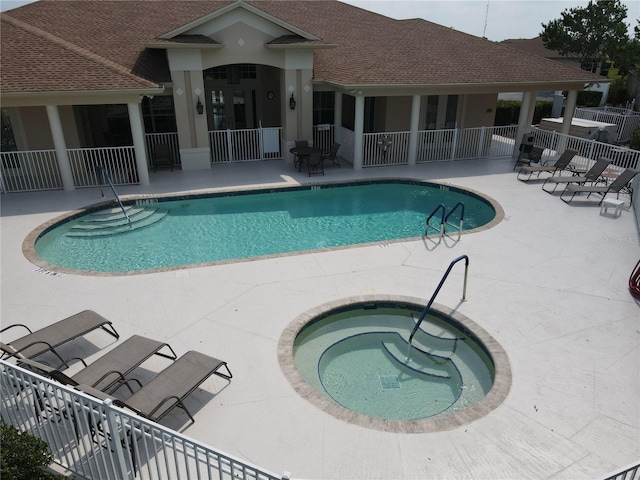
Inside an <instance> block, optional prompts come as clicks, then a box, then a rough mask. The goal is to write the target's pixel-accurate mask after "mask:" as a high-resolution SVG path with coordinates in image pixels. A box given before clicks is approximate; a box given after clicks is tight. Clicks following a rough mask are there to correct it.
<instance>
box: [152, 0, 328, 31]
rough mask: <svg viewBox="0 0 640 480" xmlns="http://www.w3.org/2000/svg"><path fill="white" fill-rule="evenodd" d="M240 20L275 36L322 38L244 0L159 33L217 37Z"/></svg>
mask: <svg viewBox="0 0 640 480" xmlns="http://www.w3.org/2000/svg"><path fill="white" fill-rule="evenodd" d="M238 22H243V23H247V24H250V25H251V26H252V27H253V28H256V29H258V30H260V31H262V32H263V33H265V34H267V35H269V36H271V37H273V38H278V37H284V36H291V35H295V36H298V37H301V38H303V39H305V40H320V39H319V38H318V37H316V36H315V35H313V34H311V33H309V32H306V31H304V30H301V29H300V28H297V27H295V26H294V25H291V24H288V23H287V22H284V21H282V20H281V19H279V18H278V17H275V16H273V15H269V14H268V13H266V12H264V11H263V10H260V9H259V8H256V7H255V6H253V5H250V4H248V3H245V2H244V1H243V0H238V1H236V2H234V3H232V4H230V5H227V6H224V7H222V8H220V9H218V10H215V11H213V12H211V13H209V14H207V15H204V16H202V17H200V18H198V19H196V20H194V21H192V22H189V23H187V24H185V25H182V26H180V27H178V28H176V29H174V30H172V31H170V32H167V33H165V34H162V35H159V38H161V39H165V40H168V39H173V38H174V37H176V36H178V35H203V36H206V37H210V38H215V33H216V32H218V31H220V30H223V29H225V28H228V27H229V26H231V25H233V24H235V23H238Z"/></svg>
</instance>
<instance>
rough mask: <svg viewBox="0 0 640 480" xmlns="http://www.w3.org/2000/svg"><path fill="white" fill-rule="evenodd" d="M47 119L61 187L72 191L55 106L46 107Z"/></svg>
mask: <svg viewBox="0 0 640 480" xmlns="http://www.w3.org/2000/svg"><path fill="white" fill-rule="evenodd" d="M47 117H48V118H49V128H50V129H51V136H52V137H53V145H54V147H55V149H56V157H57V158H58V167H59V168H60V176H61V178H62V187H63V188H64V189H65V190H67V191H70V190H73V189H74V188H75V185H74V183H73V174H72V173H71V163H70V162H69V155H68V154H67V143H66V142H65V140H64V132H63V131H62V122H61V121H60V112H59V111H58V106H57V105H47Z"/></svg>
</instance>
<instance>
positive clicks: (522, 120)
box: [512, 92, 533, 159]
mask: <svg viewBox="0 0 640 480" xmlns="http://www.w3.org/2000/svg"><path fill="white" fill-rule="evenodd" d="M532 97H533V92H525V93H524V95H523V96H522V105H520V115H519V116H518V133H517V135H516V141H515V145H514V147H513V154H512V157H513V158H514V159H515V158H517V157H518V155H519V153H520V143H521V141H522V136H523V135H524V133H525V131H527V130H528V129H529V128H531V119H529V112H530V111H531V102H532Z"/></svg>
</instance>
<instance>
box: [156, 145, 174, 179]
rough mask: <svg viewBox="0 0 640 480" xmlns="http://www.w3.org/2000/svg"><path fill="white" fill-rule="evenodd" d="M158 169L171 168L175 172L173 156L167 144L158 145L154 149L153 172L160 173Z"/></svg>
mask: <svg viewBox="0 0 640 480" xmlns="http://www.w3.org/2000/svg"><path fill="white" fill-rule="evenodd" d="M158 167H169V168H170V169H171V171H172V172H173V155H172V154H171V149H170V148H169V145H168V144H166V143H156V144H155V146H154V147H153V171H154V172H156V171H158Z"/></svg>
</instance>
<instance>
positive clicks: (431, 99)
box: [424, 95, 438, 130]
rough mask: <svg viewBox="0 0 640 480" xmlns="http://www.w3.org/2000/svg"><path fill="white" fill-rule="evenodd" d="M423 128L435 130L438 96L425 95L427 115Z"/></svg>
mask: <svg viewBox="0 0 640 480" xmlns="http://www.w3.org/2000/svg"><path fill="white" fill-rule="evenodd" d="M426 117H427V118H426V122H425V126H424V128H425V130H435V129H436V128H437V125H438V123H437V122H438V96H437V95H429V96H428V97H427V116H426Z"/></svg>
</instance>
